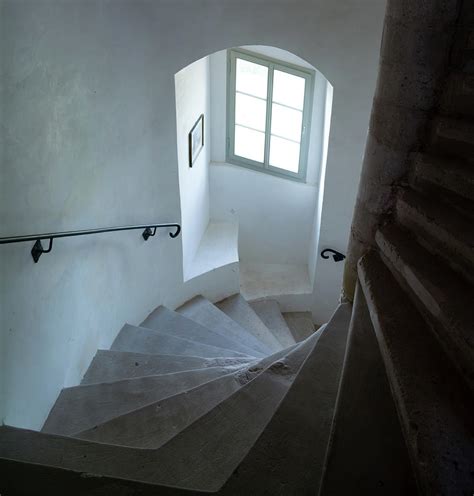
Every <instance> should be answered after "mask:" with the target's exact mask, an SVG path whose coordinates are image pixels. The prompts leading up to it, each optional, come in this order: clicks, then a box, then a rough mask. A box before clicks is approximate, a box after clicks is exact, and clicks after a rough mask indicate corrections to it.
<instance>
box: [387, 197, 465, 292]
mask: <svg viewBox="0 0 474 496" xmlns="http://www.w3.org/2000/svg"><path fill="white" fill-rule="evenodd" d="M396 218H397V220H398V223H399V224H401V225H403V226H405V227H407V228H408V229H409V230H410V231H412V232H414V233H415V234H416V236H417V239H418V240H419V242H420V243H421V244H422V245H423V246H424V247H425V248H427V249H428V250H429V251H431V252H434V253H436V254H438V255H439V256H440V257H442V258H444V260H445V261H446V262H447V263H448V264H449V265H450V266H451V267H453V268H454V269H455V270H457V271H458V272H459V273H460V274H461V275H462V276H463V277H465V278H467V279H469V280H471V282H474V230H473V229H472V220H471V219H469V218H467V217H464V216H462V215H460V214H459V213H457V214H456V215H455V216H453V215H451V210H450V209H447V208H446V207H445V205H444V204H443V203H442V202H440V201H437V200H433V199H431V198H429V197H427V196H425V195H422V194H420V193H415V192H414V191H411V190H408V189H401V190H400V191H399V195H398V199H397V204H396Z"/></svg>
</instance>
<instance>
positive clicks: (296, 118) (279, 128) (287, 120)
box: [272, 103, 303, 142]
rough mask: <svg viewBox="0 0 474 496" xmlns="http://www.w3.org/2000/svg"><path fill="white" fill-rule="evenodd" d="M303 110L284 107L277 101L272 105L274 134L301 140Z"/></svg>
mask: <svg viewBox="0 0 474 496" xmlns="http://www.w3.org/2000/svg"><path fill="white" fill-rule="evenodd" d="M302 123H303V112H301V111H300V110H293V109H290V108H288V107H282V106H281V105H278V104H277V103H274V104H273V105H272V134H278V136H281V137H283V138H288V139H291V140H295V141H298V142H300V141H301V126H302Z"/></svg>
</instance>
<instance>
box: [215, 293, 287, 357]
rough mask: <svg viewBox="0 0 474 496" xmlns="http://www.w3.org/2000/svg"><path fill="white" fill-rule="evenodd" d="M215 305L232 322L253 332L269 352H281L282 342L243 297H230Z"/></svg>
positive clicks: (237, 295) (238, 295) (236, 295)
mask: <svg viewBox="0 0 474 496" xmlns="http://www.w3.org/2000/svg"><path fill="white" fill-rule="evenodd" d="M215 305H216V307H217V308H218V309H219V310H221V311H222V312H224V313H225V314H226V315H228V316H229V317H230V318H231V319H232V320H235V322H237V324H239V325H241V326H242V327H244V328H245V329H248V330H249V331H251V332H252V334H253V335H254V336H255V337H256V338H257V339H258V340H259V341H260V342H262V343H263V344H264V345H265V346H266V347H267V348H268V349H269V350H272V351H273V352H275V351H278V350H281V344H280V342H279V341H278V340H277V339H276V338H275V336H274V335H273V334H272V333H271V331H270V330H269V329H268V327H267V326H266V325H265V324H264V323H263V322H262V321H261V320H260V318H259V316H258V315H257V314H256V313H255V311H254V310H253V308H252V307H251V306H250V305H249V304H248V303H247V301H246V300H245V299H244V298H243V297H242V295H240V294H235V295H232V296H229V297H228V298H225V299H224V300H222V301H219V302H218V303H216V304H215Z"/></svg>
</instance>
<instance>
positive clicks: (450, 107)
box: [441, 72, 474, 116]
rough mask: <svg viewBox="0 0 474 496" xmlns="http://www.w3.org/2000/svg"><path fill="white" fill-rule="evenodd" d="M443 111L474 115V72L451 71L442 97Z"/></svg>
mask: <svg viewBox="0 0 474 496" xmlns="http://www.w3.org/2000/svg"><path fill="white" fill-rule="evenodd" d="M441 109H442V112H443V113H449V114H456V115H464V116H472V115H474V74H466V73H465V72H451V73H450V74H449V76H448V78H447V81H446V85H445V88H444V91H443V96H442V98H441Z"/></svg>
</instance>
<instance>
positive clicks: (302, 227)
mask: <svg viewBox="0 0 474 496" xmlns="http://www.w3.org/2000/svg"><path fill="white" fill-rule="evenodd" d="M243 48H245V49H247V50H250V51H252V52H254V53H260V54H263V55H266V56H268V57H272V58H275V59H278V60H282V61H284V62H289V63H292V64H297V65H300V66H303V67H307V68H310V69H313V70H315V68H314V67H313V66H311V65H310V64H308V63H307V62H306V61H304V60H302V59H301V58H300V57H298V56H296V55H294V54H292V53H289V52H288V51H286V50H281V49H279V48H276V47H269V46H245V47H243ZM210 60H211V64H210V65H211V95H212V98H211V116H212V121H211V136H212V147H211V160H212V167H211V217H212V218H217V219H224V220H228V219H229V218H234V219H237V221H238V223H239V230H240V232H239V255H240V260H241V261H242V262H245V263H252V264H255V263H262V264H287V263H288V264H299V265H301V264H304V265H307V263H308V254H309V252H308V250H309V241H310V234H311V226H312V224H313V215H314V208H315V204H316V203H315V202H316V196H317V191H318V182H319V173H320V164H321V153H322V140H321V136H322V134H323V131H322V129H323V125H324V106H323V105H322V104H323V102H324V95H325V88H326V79H325V78H324V76H323V75H322V74H321V73H320V72H318V71H316V70H315V84H314V87H315V91H314V98H313V109H312V122H311V130H310V142H309V150H308V171H307V184H301V183H297V182H295V181H289V180H285V179H282V178H278V177H275V176H271V175H269V174H264V173H259V172H255V171H251V170H248V169H245V168H242V167H236V166H233V165H230V164H226V163H225V144H226V136H225V129H226V85H227V52H226V51H225V50H222V51H220V52H217V53H214V54H212V55H211V56H210Z"/></svg>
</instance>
